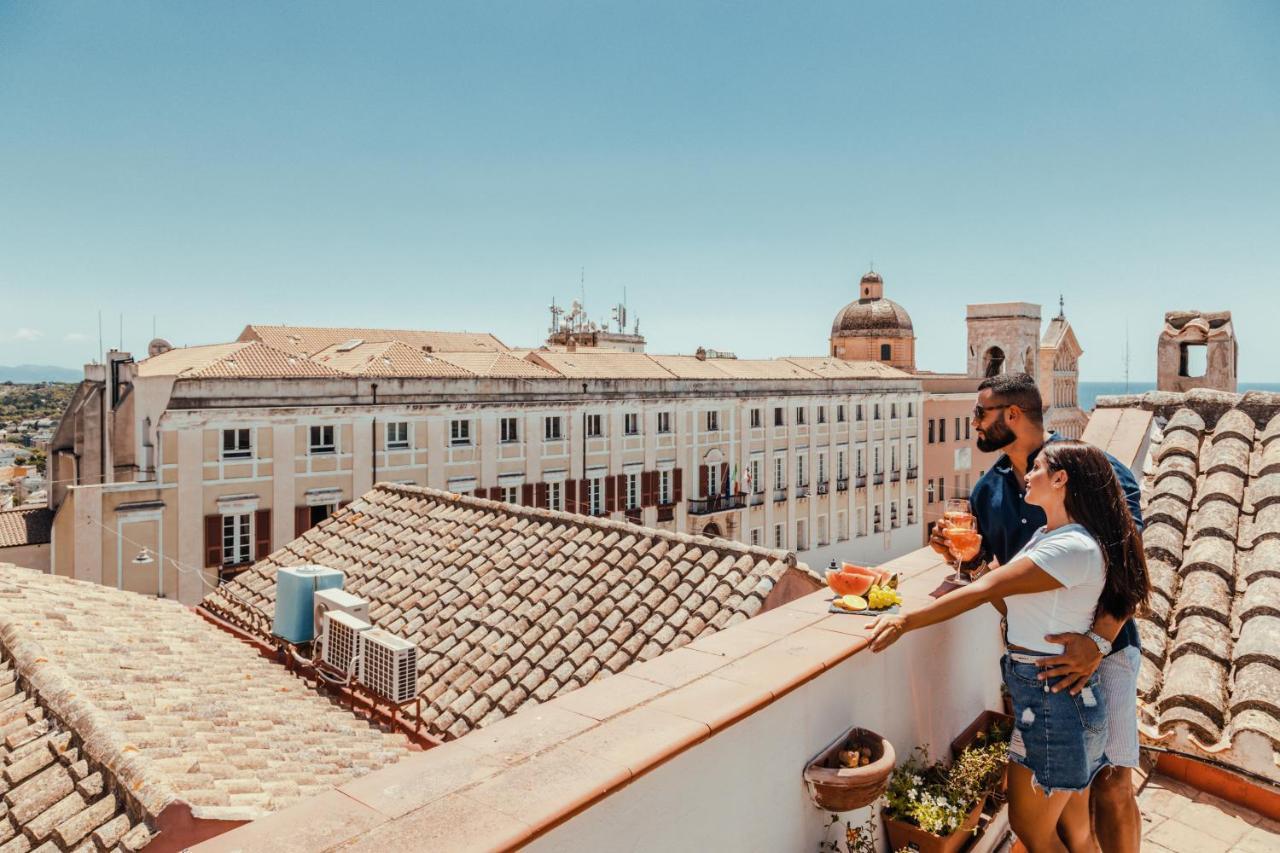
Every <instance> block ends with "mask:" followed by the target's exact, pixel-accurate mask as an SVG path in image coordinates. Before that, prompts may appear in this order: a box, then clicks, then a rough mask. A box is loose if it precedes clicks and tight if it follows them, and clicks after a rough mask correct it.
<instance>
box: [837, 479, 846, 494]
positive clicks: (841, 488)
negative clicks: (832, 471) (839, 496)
mask: <svg viewBox="0 0 1280 853" xmlns="http://www.w3.org/2000/svg"><path fill="white" fill-rule="evenodd" d="M836 491H837V492H847V491H849V478H848V477H840V478H839V479H837V480H836Z"/></svg>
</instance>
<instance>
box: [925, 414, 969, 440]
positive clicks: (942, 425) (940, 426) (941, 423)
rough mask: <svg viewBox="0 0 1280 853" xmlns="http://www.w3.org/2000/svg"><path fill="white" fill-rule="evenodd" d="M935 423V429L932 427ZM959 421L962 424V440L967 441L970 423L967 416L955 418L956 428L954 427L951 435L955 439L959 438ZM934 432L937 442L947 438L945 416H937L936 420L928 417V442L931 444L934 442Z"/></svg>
mask: <svg viewBox="0 0 1280 853" xmlns="http://www.w3.org/2000/svg"><path fill="white" fill-rule="evenodd" d="M935 423H936V426H937V429H936V431H935V429H934V426H935ZM961 423H963V424H964V440H965V441H968V440H969V426H970V424H971V422H970V420H969V419H968V418H956V419H955V424H956V429H955V432H954V433H952V435H953V436H954V437H955V440H956V441H959V440H960V424H961ZM935 433H936V436H937V437H936V441H937V443H939V444H941V443H943V442H945V441H946V440H947V419H946V418H938V419H937V420H936V421H935V420H934V419H933V418H929V443H930V444H933V443H934V442H935Z"/></svg>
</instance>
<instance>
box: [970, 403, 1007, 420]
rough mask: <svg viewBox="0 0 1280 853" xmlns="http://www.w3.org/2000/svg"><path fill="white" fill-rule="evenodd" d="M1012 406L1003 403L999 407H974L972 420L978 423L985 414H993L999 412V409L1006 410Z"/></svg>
mask: <svg viewBox="0 0 1280 853" xmlns="http://www.w3.org/2000/svg"><path fill="white" fill-rule="evenodd" d="M1012 405H1013V403H1005V404H1004V405H1001V406H974V407H973V419H974V420H975V421H980V420H982V418H983V416H984V415H986V413H987V412H995V411H999V410H1000V409H1007V408H1009V407H1010V406H1012Z"/></svg>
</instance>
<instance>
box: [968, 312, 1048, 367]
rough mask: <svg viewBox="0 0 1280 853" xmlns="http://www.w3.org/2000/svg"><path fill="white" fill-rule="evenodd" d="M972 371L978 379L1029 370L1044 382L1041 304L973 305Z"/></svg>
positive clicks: (969, 359) (970, 352)
mask: <svg viewBox="0 0 1280 853" xmlns="http://www.w3.org/2000/svg"><path fill="white" fill-rule="evenodd" d="M965 323H966V324H967V325H968V327H969V351H968V354H967V355H968V359H967V363H968V373H969V376H971V377H973V378H975V379H985V378H986V377H988V376H998V375H1000V374H1001V373H1029V374H1031V378H1032V379H1034V380H1036V384H1037V385H1039V384H1040V306H1039V305H1036V304H1034V303H1031V302H993V303H986V304H982V305H970V306H969V307H968V313H967V316H966V318H965Z"/></svg>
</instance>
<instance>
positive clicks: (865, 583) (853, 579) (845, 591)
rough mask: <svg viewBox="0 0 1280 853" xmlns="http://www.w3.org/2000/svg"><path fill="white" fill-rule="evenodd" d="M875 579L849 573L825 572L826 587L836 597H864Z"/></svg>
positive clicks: (869, 576)
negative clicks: (829, 588)
mask: <svg viewBox="0 0 1280 853" xmlns="http://www.w3.org/2000/svg"><path fill="white" fill-rule="evenodd" d="M873 583H875V578H873V577H872V576H871V575H863V574H853V573H851V572H827V586H829V587H831V591H832V592H834V593H835V594H836V595H841V596H843V595H866V594H867V593H868V592H869V591H870V590H871V585H872V584H873Z"/></svg>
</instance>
